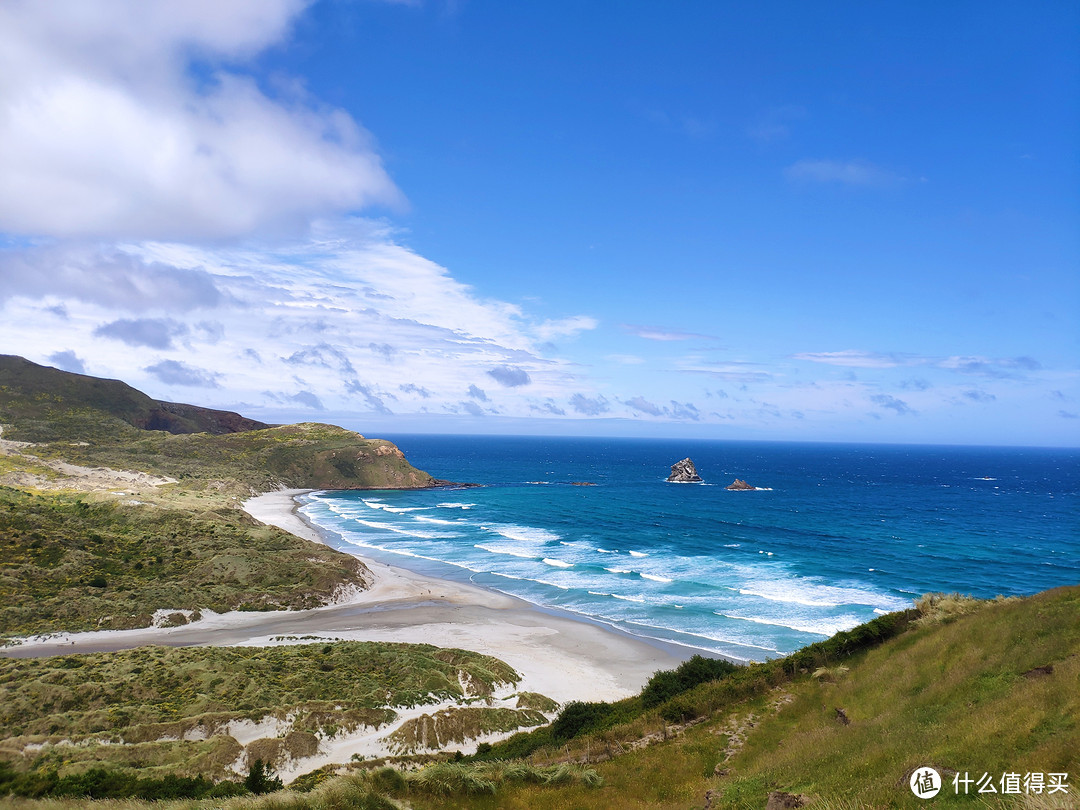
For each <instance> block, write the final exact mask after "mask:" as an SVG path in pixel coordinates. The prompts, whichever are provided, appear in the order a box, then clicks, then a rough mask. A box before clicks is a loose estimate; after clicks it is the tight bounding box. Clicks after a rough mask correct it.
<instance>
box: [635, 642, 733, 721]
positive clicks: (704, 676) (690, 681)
mask: <svg viewBox="0 0 1080 810" xmlns="http://www.w3.org/2000/svg"><path fill="white" fill-rule="evenodd" d="M738 668H739V667H738V665H737V664H733V663H731V662H730V661H725V660H723V659H720V658H705V657H704V656H701V655H695V656H694V657H693V658H691V659H690V660H689V661H684V662H683V663H682V664H680V665H679V666H678V667H676V668H675V669H673V670H662V671H660V672H657V673H655V674H654V675H653V676H652V677H651V678H649V682H648V683H647V684H645V688H644V689H642V690H641V705H642V706H644V707H645V708H646V709H651V708H653V707H654V706H659V705H660V704H661V703H663V702H664V701H666V700H670V699H671V698H673V697H675V696H676V695H679V694H682V693H683V692H686V691H687V690H689V689H693V688H694V687H695V686H697V685H698V684H701V683H706V682H707V681H715V680H717V679H718V678H722V677H724V676H725V675H729V674H731V673H732V672H735V671H736V670H737V669H738Z"/></svg>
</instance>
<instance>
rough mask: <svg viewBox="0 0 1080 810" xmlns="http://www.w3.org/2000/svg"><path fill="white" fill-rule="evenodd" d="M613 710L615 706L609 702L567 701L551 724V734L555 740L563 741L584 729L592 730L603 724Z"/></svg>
mask: <svg viewBox="0 0 1080 810" xmlns="http://www.w3.org/2000/svg"><path fill="white" fill-rule="evenodd" d="M614 711H615V707H614V705H613V704H611V703H585V702H582V701H577V700H576V701H574V702H573V703H568V704H566V708H564V709H563V710H562V711H561V712H559V716H558V717H556V718H555V722H554V723H552V724H551V736H552V737H553V738H554V739H555V741H556V742H565V741H566V740H571V739H573V738H574V737H576V736H578V735H579V734H584V733H585V732H586V731H594V730H595V729H598V728H601V727H602V726H604V725H605V724H606V722H607V721H608V720H609V719H610V718H611V716H612V715H613V714H614Z"/></svg>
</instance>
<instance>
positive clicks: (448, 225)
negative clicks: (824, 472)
mask: <svg viewBox="0 0 1080 810" xmlns="http://www.w3.org/2000/svg"><path fill="white" fill-rule="evenodd" d="M0 38H3V39H4V40H5V41H4V42H3V43H2V45H3V47H0V54H2V55H0V178H3V180H0V234H2V235H0V248H2V249H0V308H2V313H0V315H2V317H0V351H2V352H6V353H14V354H21V355H24V356H26V357H29V358H30V359H33V360H35V361H38V362H44V363H49V364H52V365H58V366H60V367H64V368H68V369H71V370H82V371H85V372H86V373H90V374H94V375H100V376H110V377H118V378H122V379H124V380H126V381H128V382H131V383H132V384H133V385H136V386H137V387H140V388H142V389H143V390H146V391H148V392H149V393H151V394H153V395H155V396H158V397H161V398H167V399H173V400H181V401H189V402H197V403H200V404H207V405H214V406H219V407H228V408H233V409H239V410H242V411H243V412H245V413H248V414H251V415H253V416H257V417H262V418H265V419H268V420H271V421H279V420H287V419H288V420H292V419H312V420H319V421H334V422H338V423H340V424H345V425H347V426H349V427H354V428H356V429H359V430H361V431H366V432H371V433H378V432H379V431H383V432H412V431H434V432H444V431H445V432H496V433H498V432H501V433H534V432H535V433H567V434H578V433H596V434H603V435H642V436H650V435H653V436H686V437H694V436H700V437H709V438H735V439H742V438H750V439H785V440H790V439H793V440H807V441H883V442H925V443H963V444H1037V445H1072V446H1075V445H1078V444H1080V383H1078V379H1080V369H1078V360H1080V319H1078V317H1077V313H1078V312H1080V272H1078V268H1080V225H1078V223H1080V160H1078V149H1077V146H1078V144H1080V46H1078V45H1077V44H1076V43H1077V42H1080V8H1078V7H1077V6H1076V5H1075V4H1071V3H1057V2H1048V3H1035V4H1032V3H1023V4H1022V3H1016V2H1013V3H987V2H979V3H974V2H971V3H965V2H957V3H950V4H939V3H934V4H931V3H904V4H899V3H897V4H866V3H827V4H816V5H813V6H808V5H806V4H795V3H761V4H734V3H714V2H708V3H706V2H700V3H699V2H686V3H663V4H661V3H651V2H650V3H645V2H640V3H638V2H632V3H627V2H619V3H615V2H610V3H607V2H600V3H589V4H582V3H569V2H545V3H493V2H477V1H476V0H459V2H428V1H427V0H418V1H417V2H379V1H377V0H317V2H304V0H237V1H236V2H234V3H230V4H227V5H223V4H220V3H211V2H191V3H185V4H183V5H181V6H178V5H176V4H168V3H141V2H136V0H111V2H104V0H102V2H84V1H83V0H52V1H51V2H46V3H32V2H12V3H9V4H6V5H5V7H4V8H2V9H0Z"/></svg>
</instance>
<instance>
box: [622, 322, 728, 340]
mask: <svg viewBox="0 0 1080 810" xmlns="http://www.w3.org/2000/svg"><path fill="white" fill-rule="evenodd" d="M622 328H623V329H624V330H626V331H627V332H629V333H630V334H632V335H637V336H638V337H640V338H645V339H646V340H658V341H661V342H668V341H675V340H694V339H705V340H716V337H715V336H713V335H702V334H699V333H697V332H684V331H682V330H679V329H665V328H664V327H660V326H639V325H636V324H629V323H624V324H623V325H622Z"/></svg>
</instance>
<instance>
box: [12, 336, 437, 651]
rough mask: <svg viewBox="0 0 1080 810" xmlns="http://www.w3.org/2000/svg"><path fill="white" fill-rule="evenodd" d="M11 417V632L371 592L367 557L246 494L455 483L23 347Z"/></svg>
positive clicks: (360, 447)
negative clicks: (265, 510)
mask: <svg viewBox="0 0 1080 810" xmlns="http://www.w3.org/2000/svg"><path fill="white" fill-rule="evenodd" d="M0 427H2V428H3V435H2V438H0V551H2V553H0V638H2V637H11V636H17V635H25V634H28V633H42V632H56V631H80V630H92V629H123V628H131V627H145V626H147V625H148V624H149V623H150V619H151V616H152V615H153V613H154V612H155V611H156V610H161V609H168V610H172V611H179V610H186V611H198V610H200V609H204V610H205V609H211V610H214V611H223V610H232V609H237V608H245V609H260V610H268V609H275V608H309V607H316V606H319V605H323V604H326V603H327V602H328V601H330V600H331V599H332V598H333V597H334V596H335V595H339V594H342V593H344V592H345V591H346V589H348V588H364V587H366V586H367V584H369V583H370V580H371V577H370V572H369V571H368V570H367V568H366V567H365V566H364V565H363V564H362V563H361V562H360V561H359V560H357V559H355V558H354V557H351V556H349V555H345V554H340V553H338V552H336V551H333V550H332V549H329V548H326V547H322V546H313V545H312V544H311V543H309V542H308V541H306V540H301V539H300V538H298V537H294V536H292V535H290V534H287V533H285V532H283V531H280V530H279V529H275V528H271V527H265V526H259V525H257V524H256V523H255V521H253V520H252V519H251V518H250V517H248V515H247V514H246V513H244V512H242V511H241V510H240V509H239V505H240V502H241V500H242V499H243V498H245V497H248V496H251V495H253V494H255V493H256V492H262V491H267V490H272V489H278V488H282V487H285V488H297V489H301V488H303V489H401V488H423V487H431V486H436V485H438V484H440V483H442V482H438V481H436V480H435V479H434V478H432V477H431V476H430V475H428V474H427V473H425V472H423V471H422V470H418V469H416V468H415V467H413V466H412V465H411V464H409V462H408V461H407V460H406V459H405V457H404V455H403V454H402V453H401V451H400V450H399V449H398V448H397V447H395V446H394V445H393V444H392V443H390V442H387V441H383V440H380V439H366V438H364V437H363V436H361V435H360V434H358V433H354V432H352V431H349V430H345V429H343V428H339V427H335V426H333V425H321V424H313V423H305V424H299V425H282V426H276V427H270V426H267V425H264V424H263V423H261V422H256V421H254V420H250V419H245V418H244V417H242V416H239V415H238V414H233V413H229V412H225V411H214V410H211V409H206V408H199V407H196V406H192V405H178V404H175V403H168V402H159V401H157V400H153V399H151V398H150V397H148V396H146V395H145V394H143V393H141V392H139V391H137V390H135V389H134V388H131V387H130V386H128V385H126V384H124V383H121V382H117V381H115V380H99V379H96V378H93V377H87V376H85V375H81V374H69V373H68V372H64V371H58V370H56V369H50V368H45V367H43V366H38V365H36V364H34V363H30V362H29V361H26V360H23V359H22V358H17V357H7V356H5V357H0Z"/></svg>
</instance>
